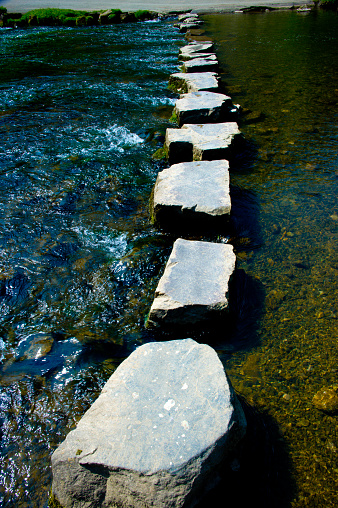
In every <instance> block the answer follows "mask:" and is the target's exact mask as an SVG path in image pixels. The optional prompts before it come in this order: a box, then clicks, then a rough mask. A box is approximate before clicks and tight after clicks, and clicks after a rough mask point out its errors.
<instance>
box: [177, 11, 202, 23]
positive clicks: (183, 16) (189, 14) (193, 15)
mask: <svg viewBox="0 0 338 508" xmlns="http://www.w3.org/2000/svg"><path fill="white" fill-rule="evenodd" d="M188 18H198V14H197V13H193V12H186V13H185V14H179V16H178V17H177V19H178V21H184V20H186V19H188Z"/></svg>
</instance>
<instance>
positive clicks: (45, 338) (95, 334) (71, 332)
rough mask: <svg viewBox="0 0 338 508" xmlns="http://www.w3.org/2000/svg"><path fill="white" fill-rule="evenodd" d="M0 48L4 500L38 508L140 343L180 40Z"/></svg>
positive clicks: (21, 39)
mask: <svg viewBox="0 0 338 508" xmlns="http://www.w3.org/2000/svg"><path fill="white" fill-rule="evenodd" d="M0 37H1V47H0V52H1V62H2V64H1V76H0V90H1V92H0V132H1V146H0V200H1V207H0V229H1V238H0V267H1V272H0V273H1V275H0V307H1V312H0V337H1V340H0V347H1V381H0V384H1V388H0V391H1V394H0V411H1V424H2V434H1V438H2V445H1V480H0V482H1V490H0V492H1V496H2V505H3V506H8V507H9V506H13V507H14V506H15V507H18V506H20V507H21V506H22V507H23V506H27V507H28V506H29V507H34V508H35V507H37V506H46V503H47V497H48V493H49V490H50V486H51V471H50V466H49V461H50V454H51V452H52V450H53V449H54V448H55V447H56V446H57V444H58V443H59V442H60V441H61V440H62V438H63V437H64V436H65V435H66V434H67V432H68V431H69V429H70V428H71V427H72V426H73V425H74V423H75V422H76V421H77V420H78V419H79V417H80V416H81V415H82V414H83V412H84V411H85V409H86V408H87V407H88V406H89V405H90V403H91V402H92V401H93V400H94V398H95V397H96V395H97V393H98V390H99V389H100V388H101V387H102V386H103V383H104V382H105V381H106V379H107V378H108V377H109V375H110V374H111V373H112V372H113V370H114V368H115V367H116V365H117V364H118V363H119V362H120V361H121V358H123V357H125V356H126V355H127V354H128V353H129V352H130V351H131V350H133V349H134V348H135V345H137V344H138V343H141V342H142V341H143V340H145V338H144V336H145V332H144V330H143V320H144V317H145V313H146V311H147V309H148V307H149V305H150V301H151V297H152V293H153V287H152V286H151V284H152V278H153V277H154V276H156V275H157V274H158V272H159V270H161V269H162V266H163V263H164V259H165V256H166V254H167V251H168V248H169V245H170V242H169V241H168V239H166V238H162V237H161V236H160V235H159V234H158V233H156V232H155V231H153V230H152V228H151V227H150V226H149V220H148V199H149V194H150V192H151V188H152V185H153V183H154V180H155V178H156V173H157V171H158V167H157V165H156V163H153V162H152V161H151V154H152V153H153V152H154V151H155V150H156V148H158V146H161V142H163V141H162V138H161V136H162V135H163V133H164V131H165V127H166V120H165V118H166V117H167V116H168V115H170V113H171V109H172V103H173V97H172V96H171V95H170V92H167V90H166V88H167V84H168V75H169V74H170V73H171V72H174V71H175V70H176V69H177V53H178V47H177V43H178V41H179V42H180V41H181V36H179V35H178V34H177V32H176V31H175V29H174V28H173V27H172V25H171V24H170V23H169V24H166V23H143V24H132V25H125V26H118V27H107V28H105V27H102V28H100V29H83V30H82V29H61V30H60V29H50V28H41V29H37V30H15V31H9V30H3V31H2V32H1V33H0ZM153 284H154V282H153ZM149 287H150V288H149ZM145 288H146V289H145Z"/></svg>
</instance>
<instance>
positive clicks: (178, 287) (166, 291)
mask: <svg viewBox="0 0 338 508" xmlns="http://www.w3.org/2000/svg"><path fill="white" fill-rule="evenodd" d="M235 265H236V256H235V254H234V251H233V247H232V245H229V244H223V243H212V242H200V241H192V240H183V239H182V238H178V240H176V241H175V243H174V246H173V250H172V252H171V254H170V257H169V260H168V262H167V265H166V267H165V270H164V274H163V275H162V277H161V279H160V281H159V283H158V286H157V289H156V291H155V299H154V301H153V304H152V306H151V308H150V312H149V315H148V319H147V323H146V326H147V327H148V328H169V329H171V328H173V329H175V328H183V329H184V328H188V329H190V328H196V327H200V326H201V325H203V326H204V325H205V324H208V325H209V323H210V324H214V323H213V322H218V321H219V320H220V319H222V318H224V317H225V316H226V315H227V313H228V303H229V302H228V295H229V283H230V279H231V278H232V276H233V274H234V271H235Z"/></svg>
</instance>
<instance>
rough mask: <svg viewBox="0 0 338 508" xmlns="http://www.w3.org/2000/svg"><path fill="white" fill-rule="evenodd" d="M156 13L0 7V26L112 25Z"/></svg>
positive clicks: (154, 16)
mask: <svg viewBox="0 0 338 508" xmlns="http://www.w3.org/2000/svg"><path fill="white" fill-rule="evenodd" d="M157 17H158V14H157V13H156V12H150V11H147V10H139V11H136V12H122V11H121V10H120V9H109V10H106V11H75V10H72V9H49V8H48V9H34V10H32V11H28V12H26V13H25V14H21V13H8V12H7V9H6V8H5V7H0V27H5V28H6V27H8V28H15V27H23V28H26V27H35V26H70V27H71V26H93V25H113V24H116V23H130V22H136V21H146V20H150V19H156V18H157Z"/></svg>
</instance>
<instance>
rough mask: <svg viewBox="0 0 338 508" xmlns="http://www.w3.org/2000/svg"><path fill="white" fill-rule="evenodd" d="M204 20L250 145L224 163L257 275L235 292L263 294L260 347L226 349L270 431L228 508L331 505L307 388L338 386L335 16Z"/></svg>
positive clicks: (244, 253) (329, 459) (328, 458)
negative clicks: (228, 167)
mask: <svg viewBox="0 0 338 508" xmlns="http://www.w3.org/2000/svg"><path fill="white" fill-rule="evenodd" d="M206 20H207V28H208V34H209V35H211V36H212V37H213V38H214V41H215V42H216V52H217V55H218V57H219V60H220V65H221V67H222V81H223V84H224V85H225V89H226V91H228V92H229V94H230V95H231V96H232V97H233V100H234V102H236V103H239V104H240V105H241V106H242V108H243V114H242V119H241V130H242V132H243V133H244V135H245V137H246V139H247V141H248V143H249V146H248V153H247V156H246V157H243V158H242V160H239V161H238V163H237V165H236V167H234V166H233V167H232V172H231V182H232V185H233V194H232V195H233V206H234V215H233V220H234V221H235V223H236V236H235V238H234V239H233V241H234V244H235V246H236V248H237V254H238V268H239V269H240V270H243V271H244V272H245V274H246V277H247V278H248V280H250V279H251V281H252V283H253V284H252V288H251V291H250V288H248V287H246V288H243V289H244V292H243V295H242V297H243V300H241V301H242V302H244V303H245V298H246V299H249V302H247V303H246V305H248V303H249V304H250V303H252V299H253V298H254V299H255V301H256V302H257V301H258V299H260V298H261V299H262V303H261V306H260V309H261V315H260V319H259V323H260V325H259V327H258V330H257V329H256V328H255V329H254V330H253V333H256V332H257V334H256V340H257V343H256V345H254V344H253V345H251V346H250V348H249V349H248V351H246V352H237V353H236V352H235V353H234V354H233V355H232V357H231V358H225V359H224V360H225V363H226V366H227V370H228V372H229V375H230V377H231V379H232V382H233V384H234V386H235V388H236V389H237V391H238V392H239V393H240V394H241V395H242V396H243V397H244V399H245V400H246V401H247V402H248V403H249V404H250V405H251V406H252V407H253V408H255V409H257V410H259V412H260V415H261V416H262V415H263V416H264V418H265V420H264V435H265V436H267V439H265V438H264V439H262V442H260V444H259V446H258V447H257V448H256V449H255V450H254V451H255V453H256V462H255V459H252V458H251V459H247V462H246V463H245V464H244V465H243V467H242V471H241V470H239V471H238V473H237V477H238V479H237V481H238V486H240V485H242V484H243V483H244V484H245V483H246V484H247V485H248V488H247V489H245V490H246V493H244V494H240V495H239V499H237V501H238V503H239V504H238V506H242V504H240V503H241V496H242V498H243V496H244V502H243V506H248V504H246V502H245V501H247V502H249V504H250V502H253V501H252V500H253V499H255V498H256V499H259V500H260V501H261V503H262V504H261V505H260V506H269V507H271V506H277V507H282V506H293V507H297V508H298V507H327V506H330V507H335V506H337V505H338V495H337V492H338V461H337V453H338V440H337V423H338V422H337V416H328V415H325V414H324V413H321V412H320V411H318V410H317V409H315V408H314V407H313V405H312V398H313V396H314V394H315V393H316V392H317V391H318V390H319V389H321V388H323V387H326V386H332V385H335V384H336V385H337V384H338V341H337V339H338V333H337V317H338V309H337V304H338V293H337V275H338V243H337V225H338V201H337V193H338V165H337V141H338V139H337V138H338V136H337V135H338V126H337V120H338V118H337V100H338V87H337V83H338V39H337V33H338V18H337V16H336V14H335V13H323V12H321V13H318V14H312V13H311V14H308V15H303V14H297V13H296V12H293V13H290V12H278V13H264V14H253V15H240V14H234V15H224V16H208V17H207V18H206ZM248 289H249V291H248ZM250 294H251V297H250ZM250 298H251V302H250ZM247 308H248V307H247ZM245 313H246V309H244V312H243V317H245ZM244 321H245V319H244ZM269 434H270V436H269ZM271 435H273V437H272V438H271ZM271 439H272V443H271ZM267 442H268V443H269V444H268V446H265V448H264V443H265V445H266V444H267ZM268 449H269V450H270V451H269V452H267V450H268ZM262 450H264V453H263V455H261V454H262ZM269 455H271V458H270V459H269V458H268V456H269ZM264 456H265V458H262V457H264ZM269 460H270V462H269ZM264 468H265V469H266V470H264ZM235 476H236V475H235ZM252 477H253V480H252V479H251V480H250V478H252ZM248 491H249V494H250V497H248V498H246V497H245V496H249V494H248V493H247V492H248ZM239 492H242V490H241V488H240V487H239ZM257 506H258V505H257Z"/></svg>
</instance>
